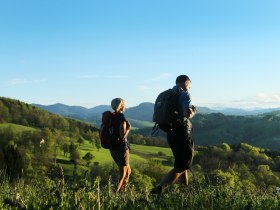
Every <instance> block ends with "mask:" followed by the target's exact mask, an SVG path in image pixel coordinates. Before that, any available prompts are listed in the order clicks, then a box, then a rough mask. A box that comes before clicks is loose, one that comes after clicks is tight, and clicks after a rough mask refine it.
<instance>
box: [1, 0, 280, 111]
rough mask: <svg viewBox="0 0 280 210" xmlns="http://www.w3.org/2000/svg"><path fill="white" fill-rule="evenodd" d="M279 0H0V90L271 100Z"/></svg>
mask: <svg viewBox="0 0 280 210" xmlns="http://www.w3.org/2000/svg"><path fill="white" fill-rule="evenodd" d="M279 8H280V1H278V0H274V1H270V0H266V1H260V0H228V1H224V0H219V1H218V0H211V1H210V0H209V1H204V0H193V1H187V0H184V1H176V0H173V1H165V0H141V1H140V0H139V1H136V0H135V1H134V0H127V1H123V0H117V1H115V0H110V1H109V0H102V1H101V0H87V1H86V0H80V1H78V0H77V1H71V0H48V1H43V0H41V1H38V0H33V1H32V0H0V73H1V76H0V96H5V97H10V98H15V99H19V100H22V101H24V102H27V103H39V104H54V103H58V102H59V103H64V104H67V105H79V106H85V107H94V106H96V105H100V104H110V101H111V99H112V98H114V97H122V98H124V99H125V100H126V103H127V106H128V107H131V106H135V105H138V104H139V103H141V102H154V100H155V98H156V96H157V95H158V93H159V92H161V91H163V90H165V89H167V88H170V87H172V86H173V85H174V81H175V79H176V77H177V76H178V75H180V74H187V75H188V76H189V77H190V78H191V80H192V88H191V95H192V100H193V104H195V105H198V106H208V107H239V108H254V107H280V85H279V78H280V59H279V58H280V38H279V37H280V24H279V23H280V13H279Z"/></svg>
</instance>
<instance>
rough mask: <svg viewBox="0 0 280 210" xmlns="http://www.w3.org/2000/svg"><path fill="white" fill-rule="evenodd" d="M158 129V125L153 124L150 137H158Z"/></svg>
mask: <svg viewBox="0 0 280 210" xmlns="http://www.w3.org/2000/svg"><path fill="white" fill-rule="evenodd" d="M158 129H159V126H158V123H157V122H155V125H154V127H153V129H152V133H151V136H152V137H157V135H158Z"/></svg>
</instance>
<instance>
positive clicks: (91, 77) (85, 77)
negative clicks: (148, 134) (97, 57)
mask: <svg viewBox="0 0 280 210" xmlns="http://www.w3.org/2000/svg"><path fill="white" fill-rule="evenodd" d="M97 77H98V75H94V74H93V75H82V76H79V78H80V79H93V78H97Z"/></svg>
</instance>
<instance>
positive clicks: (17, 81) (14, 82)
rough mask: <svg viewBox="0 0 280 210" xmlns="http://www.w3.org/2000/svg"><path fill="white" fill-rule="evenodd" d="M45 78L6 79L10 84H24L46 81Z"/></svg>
mask: <svg viewBox="0 0 280 210" xmlns="http://www.w3.org/2000/svg"><path fill="white" fill-rule="evenodd" d="M46 81H47V79H45V78H43V79H33V80H28V79H25V78H14V79H11V80H9V81H8V85H11V86H16V85H25V84H40V83H44V82H46Z"/></svg>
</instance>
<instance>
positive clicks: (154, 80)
mask: <svg viewBox="0 0 280 210" xmlns="http://www.w3.org/2000/svg"><path fill="white" fill-rule="evenodd" d="M171 77H173V74H170V73H162V74H160V75H158V76H157V77H154V78H151V79H148V80H147V82H156V81H162V80H165V79H169V78H171Z"/></svg>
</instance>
